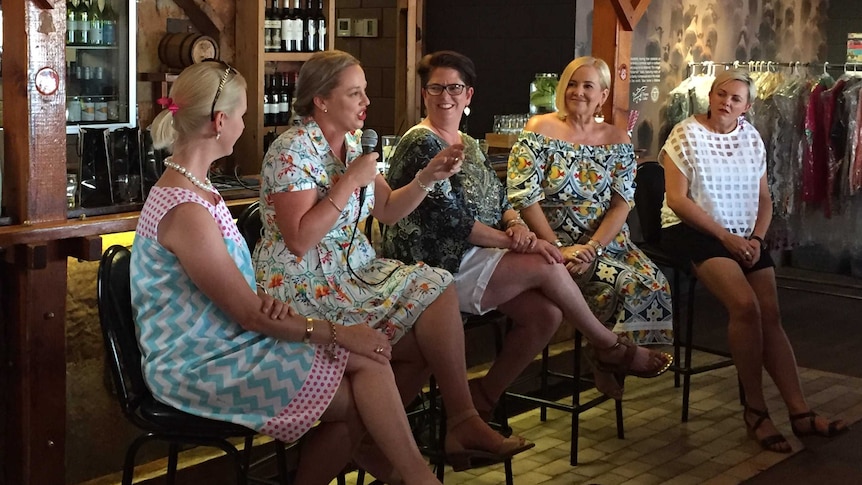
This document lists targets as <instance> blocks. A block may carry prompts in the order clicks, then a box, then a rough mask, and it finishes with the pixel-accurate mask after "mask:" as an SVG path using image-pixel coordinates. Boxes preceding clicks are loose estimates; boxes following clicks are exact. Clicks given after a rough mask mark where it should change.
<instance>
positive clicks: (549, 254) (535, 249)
mask: <svg viewBox="0 0 862 485" xmlns="http://www.w3.org/2000/svg"><path fill="white" fill-rule="evenodd" d="M524 252H525V253H531V254H538V255H540V256H542V257H543V258H545V261H547V262H548V264H562V263H563V262H564V261H563V256H562V255H561V254H560V249H559V248H558V247H557V246H556V245H555V244H554V243H551V242H548V241H546V240H544V239H539V240H538V241H536V243H535V244H533V245H532V246H530V248H529V249H528V250H527V251H524Z"/></svg>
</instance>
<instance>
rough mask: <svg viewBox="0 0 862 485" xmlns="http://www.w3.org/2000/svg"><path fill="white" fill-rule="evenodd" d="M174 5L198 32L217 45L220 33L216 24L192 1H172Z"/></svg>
mask: <svg viewBox="0 0 862 485" xmlns="http://www.w3.org/2000/svg"><path fill="white" fill-rule="evenodd" d="M174 3H176V4H177V6H178V7H180V8H181V9H183V12H185V13H186V16H187V17H188V18H189V21H190V22H191V23H192V25H193V26H194V27H195V28H196V29H197V30H198V32H200V33H201V34H204V35H208V36H210V37H212V38H213V39H215V41H216V43H218V41H219V36H220V35H221V31H220V30H219V28H218V27H216V24H214V23H213V21H212V19H210V18H209V15H207V14H206V12H204V11H203V10H201V8H200V7H198V5H197V4H196V3H195V2H194V0H174ZM239 6H240V2H237V8H239ZM243 7H245V5H243Z"/></svg>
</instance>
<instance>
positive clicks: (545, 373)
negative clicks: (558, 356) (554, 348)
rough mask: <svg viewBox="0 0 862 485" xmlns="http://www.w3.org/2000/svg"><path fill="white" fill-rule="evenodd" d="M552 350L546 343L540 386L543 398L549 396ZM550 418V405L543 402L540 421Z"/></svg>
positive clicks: (543, 352) (543, 350)
mask: <svg viewBox="0 0 862 485" xmlns="http://www.w3.org/2000/svg"><path fill="white" fill-rule="evenodd" d="M550 358H551V357H550V352H549V350H548V346H547V345H546V346H545V348H544V349H542V369H541V371H540V372H539V388H540V389H541V392H542V394H541V395H542V398H547V396H548V360H549V359H550ZM547 420H548V407H547V406H545V405H544V404H542V405H541V406H539V421H541V422H543V423H544V422H545V421H547Z"/></svg>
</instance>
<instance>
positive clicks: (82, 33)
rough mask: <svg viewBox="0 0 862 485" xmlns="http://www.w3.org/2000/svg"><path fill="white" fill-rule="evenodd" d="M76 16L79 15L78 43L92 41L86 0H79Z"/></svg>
mask: <svg viewBox="0 0 862 485" xmlns="http://www.w3.org/2000/svg"><path fill="white" fill-rule="evenodd" d="M76 16H77V17H78V30H77V31H76V32H77V33H78V37H77V42H75V43H76V44H89V43H90V17H89V12H88V8H87V4H86V2H84V0H79V1H78V10H77V12H76Z"/></svg>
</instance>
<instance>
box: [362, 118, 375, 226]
mask: <svg viewBox="0 0 862 485" xmlns="http://www.w3.org/2000/svg"><path fill="white" fill-rule="evenodd" d="M377 139H378V136H377V132H376V131H374V130H372V129H370V128H369V129H367V130H362V137H361V138H360V139H359V144H360V145H362V154H363V155H366V154H369V153H371V152H373V151H374V149H375V148H376V147H377ZM371 183H374V182H371ZM367 189H368V186H367V185H365V186H363V187H362V188H361V189H359V210H362V203H363V202H365V191H366V190H367Z"/></svg>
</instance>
